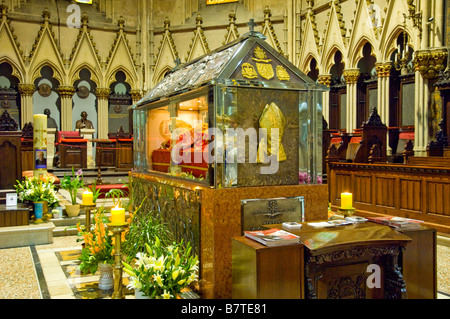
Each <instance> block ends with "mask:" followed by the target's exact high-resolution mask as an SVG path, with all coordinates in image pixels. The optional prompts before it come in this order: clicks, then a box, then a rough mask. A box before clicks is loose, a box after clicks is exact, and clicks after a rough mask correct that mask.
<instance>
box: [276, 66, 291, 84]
mask: <svg viewBox="0 0 450 319" xmlns="http://www.w3.org/2000/svg"><path fill="white" fill-rule="evenodd" d="M277 78H278V79H279V80H280V81H289V80H290V76H289V73H288V72H287V71H286V69H285V68H284V67H282V66H281V65H277Z"/></svg>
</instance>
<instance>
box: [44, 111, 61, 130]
mask: <svg viewBox="0 0 450 319" xmlns="http://www.w3.org/2000/svg"><path fill="white" fill-rule="evenodd" d="M44 114H45V115H47V128H56V129H58V124H56V121H55V119H54V118H53V117H50V114H51V112H50V109H45V110H44Z"/></svg>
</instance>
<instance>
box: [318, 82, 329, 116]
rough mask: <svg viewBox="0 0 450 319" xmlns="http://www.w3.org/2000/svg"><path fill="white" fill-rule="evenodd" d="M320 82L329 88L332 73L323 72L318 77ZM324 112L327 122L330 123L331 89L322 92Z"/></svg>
mask: <svg viewBox="0 0 450 319" xmlns="http://www.w3.org/2000/svg"><path fill="white" fill-rule="evenodd" d="M318 82H319V84H322V85H325V86H326V87H327V88H328V89H329V88H330V83H331V74H322V75H319V77H318ZM322 114H323V117H324V119H325V120H326V121H327V123H328V124H329V123H330V91H329V90H328V91H324V92H322Z"/></svg>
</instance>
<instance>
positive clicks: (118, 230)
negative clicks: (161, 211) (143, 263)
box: [107, 222, 129, 299]
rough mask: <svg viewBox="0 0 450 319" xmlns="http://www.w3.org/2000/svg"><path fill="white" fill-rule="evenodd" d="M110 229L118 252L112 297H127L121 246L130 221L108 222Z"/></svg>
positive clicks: (115, 256) (116, 254) (115, 258)
mask: <svg viewBox="0 0 450 319" xmlns="http://www.w3.org/2000/svg"><path fill="white" fill-rule="evenodd" d="M107 226H108V230H110V231H112V232H113V234H114V238H115V243H114V246H115V249H116V253H115V254H114V292H113V294H112V296H111V299H125V294H124V293H123V283H122V269H123V265H122V252H121V250H120V246H121V242H120V241H121V234H122V232H123V231H125V230H126V229H127V228H128V226H129V223H127V222H125V223H123V224H113V223H109V224H107Z"/></svg>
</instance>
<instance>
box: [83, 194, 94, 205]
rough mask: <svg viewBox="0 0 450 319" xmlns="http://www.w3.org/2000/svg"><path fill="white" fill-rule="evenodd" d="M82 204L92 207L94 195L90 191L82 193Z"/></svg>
mask: <svg viewBox="0 0 450 319" xmlns="http://www.w3.org/2000/svg"><path fill="white" fill-rule="evenodd" d="M82 204H83V205H86V206H89V205H94V195H93V194H92V192H90V191H88V190H87V191H84V192H83V194H82Z"/></svg>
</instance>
